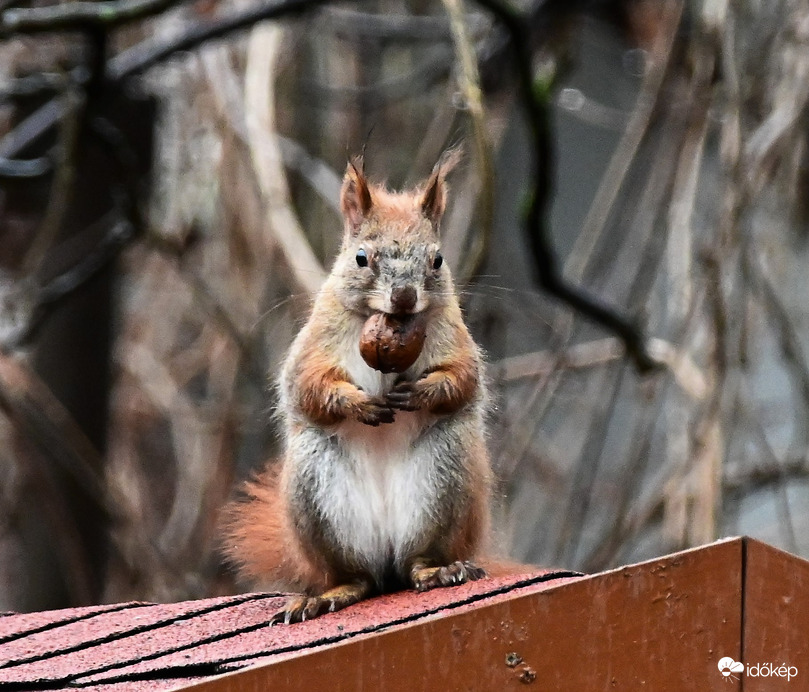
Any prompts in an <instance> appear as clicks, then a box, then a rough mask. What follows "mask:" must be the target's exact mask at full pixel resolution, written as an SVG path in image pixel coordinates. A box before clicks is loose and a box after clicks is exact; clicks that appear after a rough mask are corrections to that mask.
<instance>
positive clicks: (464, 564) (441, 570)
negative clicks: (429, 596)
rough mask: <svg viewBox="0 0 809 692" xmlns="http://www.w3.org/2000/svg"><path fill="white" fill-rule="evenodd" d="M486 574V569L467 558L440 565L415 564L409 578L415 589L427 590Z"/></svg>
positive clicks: (459, 582)
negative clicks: (425, 565)
mask: <svg viewBox="0 0 809 692" xmlns="http://www.w3.org/2000/svg"><path fill="white" fill-rule="evenodd" d="M485 576H486V570H484V569H483V568H481V567H478V566H477V565H475V564H474V563H472V562H469V561H467V560H464V561H461V560H457V561H456V562H453V563H452V564H451V565H445V566H442V567H424V566H421V565H416V566H414V567H413V569H412V570H411V571H410V580H411V581H412V583H413V588H414V589H416V591H429V590H430V589H435V588H437V587H440V586H456V585H458V584H464V583H466V582H468V581H477V580H478V579H483V577H485Z"/></svg>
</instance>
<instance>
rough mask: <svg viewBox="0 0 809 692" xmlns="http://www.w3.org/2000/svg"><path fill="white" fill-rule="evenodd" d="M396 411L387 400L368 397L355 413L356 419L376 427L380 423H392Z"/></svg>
mask: <svg viewBox="0 0 809 692" xmlns="http://www.w3.org/2000/svg"><path fill="white" fill-rule="evenodd" d="M395 417H396V412H395V411H394V410H393V408H391V406H390V404H389V403H388V402H387V401H384V400H382V399H369V400H368V401H367V402H365V403H364V404H363V405H362V407H361V408H360V410H359V411H358V413H357V420H358V421H360V422H361V423H365V425H371V426H373V427H376V426H378V425H380V424H381V423H393V421H394V419H395Z"/></svg>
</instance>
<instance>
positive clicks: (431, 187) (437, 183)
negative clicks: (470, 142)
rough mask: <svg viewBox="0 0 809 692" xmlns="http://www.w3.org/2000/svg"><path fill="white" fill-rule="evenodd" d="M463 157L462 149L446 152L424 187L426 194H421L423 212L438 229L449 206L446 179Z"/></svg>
mask: <svg viewBox="0 0 809 692" xmlns="http://www.w3.org/2000/svg"><path fill="white" fill-rule="evenodd" d="M461 155H462V151H461V149H460V148H454V149H448V150H447V151H445V152H444V153H443V154H442V155H441V158H440V159H438V163H437V164H435V168H433V172H432V173H431V174H430V177H429V178H428V179H427V183H426V184H425V185H424V192H422V193H421V200H420V203H421V211H422V213H423V214H424V216H426V217H427V218H428V219H429V220H430V221H431V222H432V224H433V226H435V227H436V228H438V224H439V222H440V221H441V217H442V216H443V214H444V209H445V208H446V206H447V183H446V177H447V175H448V174H449V172H450V171H451V170H452V169H453V168H455V166H456V165H457V164H458V162H459V161H460V160H461Z"/></svg>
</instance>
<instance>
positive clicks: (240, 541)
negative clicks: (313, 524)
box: [221, 464, 325, 591]
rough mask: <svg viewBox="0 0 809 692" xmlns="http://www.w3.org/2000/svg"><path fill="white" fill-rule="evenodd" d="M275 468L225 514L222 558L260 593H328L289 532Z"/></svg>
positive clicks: (252, 483)
mask: <svg viewBox="0 0 809 692" xmlns="http://www.w3.org/2000/svg"><path fill="white" fill-rule="evenodd" d="M277 466H278V465H277V464H273V465H270V467H269V468H267V469H265V470H264V471H263V472H262V473H261V474H259V475H258V476H256V477H255V478H254V479H253V480H251V481H248V482H247V483H245V485H244V487H243V495H244V497H243V498H242V499H240V500H237V501H235V502H232V503H230V504H229V505H227V506H226V507H225V508H224V510H223V512H222V521H221V526H222V530H221V535H222V537H223V540H222V552H223V553H224V555H225V557H226V558H227V560H228V562H230V563H231V564H232V565H234V566H235V567H236V570H237V571H238V573H239V576H240V577H242V578H244V579H246V580H247V581H249V582H251V583H253V584H255V585H257V586H260V587H262V588H267V587H270V588H280V589H287V590H295V591H317V590H322V589H323V588H324V586H325V585H324V583H323V582H324V581H325V580H324V575H318V573H317V570H316V569H315V568H314V566H312V565H311V563H310V561H309V560H308V559H307V558H306V556H305V555H304V553H303V551H302V549H301V547H300V544H299V543H298V540H297V537H296V535H295V532H294V530H293V529H292V527H291V526H290V523H289V518H288V513H287V508H286V507H285V506H284V503H283V496H282V494H281V493H280V492H279V487H278V484H279V478H278V471H277Z"/></svg>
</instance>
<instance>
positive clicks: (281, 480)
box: [225, 150, 491, 623]
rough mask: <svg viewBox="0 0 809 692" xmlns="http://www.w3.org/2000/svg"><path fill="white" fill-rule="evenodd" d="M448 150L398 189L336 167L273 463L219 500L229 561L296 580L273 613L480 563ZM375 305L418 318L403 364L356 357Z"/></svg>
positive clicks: (459, 577) (269, 576)
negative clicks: (227, 499)
mask: <svg viewBox="0 0 809 692" xmlns="http://www.w3.org/2000/svg"><path fill="white" fill-rule="evenodd" d="M458 158H459V155H458V152H457V151H452V150H451V151H450V152H447V153H445V155H444V156H443V157H442V158H441V160H440V161H439V162H438V164H437V165H436V166H435V168H434V169H433V171H432V174H431V175H430V177H429V178H428V179H427V180H426V181H425V182H424V183H423V184H421V185H420V186H418V187H416V188H415V189H412V190H407V191H404V192H391V191H389V190H388V189H386V188H385V187H384V186H382V185H376V184H372V183H369V181H368V180H367V179H366V177H365V173H364V170H363V165H362V159H361V158H356V159H354V160H352V161H351V162H349V164H348V166H347V169H346V173H345V177H344V180H343V185H342V190H341V195H340V206H341V209H342V216H343V220H344V234H343V241H342V247H341V250H340V253H339V255H338V256H337V258H336V261H335V263H334V266H333V268H332V270H331V273H330V275H329V276H328V278H327V280H326V282H325V283H324V285H323V287H322V288H321V290H320V292H319V293H318V295H317V297H316V299H315V301H314V305H313V308H312V312H311V315H310V317H309V319H308V321H307V322H306V324H305V326H304V327H303V328H302V329H301V331H300V333H299V334H298V335H297V337H296V338H295V340H294V342H293V344H292V346H291V348H290V350H289V353H288V355H287V357H286V360H285V362H284V364H283V367H282V371H281V376H280V382H279V391H280V393H279V406H278V408H279V413H280V415H281V417H282V419H283V426H284V434H285V449H284V453H283V458H282V461H281V463H280V465H278V464H276V465H273V466H272V467H270V468H268V469H267V470H265V471H264V472H263V474H261V475H259V476H258V477H257V478H255V479H254V480H253V481H251V482H249V483H248V484H247V485H246V487H245V498H244V499H243V500H241V501H239V502H235V503H233V504H232V505H231V506H230V507H229V508H227V509H226V514H225V516H226V522H225V523H226V527H227V528H226V531H225V533H226V539H225V553H226V555H227V556H228V558H229V559H230V560H231V561H232V562H233V563H234V564H235V565H236V566H237V568H238V570H239V571H240V574H241V575H242V576H243V577H246V578H247V579H249V580H252V581H254V582H258V583H265V584H266V583H274V584H283V585H284V586H286V587H288V588H293V589H296V590H298V591H302V592H304V594H305V595H303V596H300V597H296V598H293V599H292V600H291V601H290V602H289V603H288V604H287V606H286V607H285V608H284V609H283V610H281V611H280V612H278V613H276V614H275V615H274V616H273V618H272V621H273V623H279V622H284V623H292V622H299V621H303V620H308V619H310V618H313V617H317V616H318V615H320V614H322V613H325V612H332V611H336V610H339V609H341V608H345V607H347V606H349V605H352V604H354V603H356V602H358V601H360V600H362V599H364V598H367V597H369V596H371V595H373V594H375V593H382V592H386V591H392V590H398V589H403V588H415V589H416V590H418V591H425V590H427V589H432V588H435V587H439V586H451V585H454V584H460V583H463V582H466V581H471V580H476V579H480V578H481V577H483V576H485V572H484V570H483V569H482V568H481V567H479V566H478V565H476V564H475V563H474V562H473V559H474V558H475V556H476V555H477V554H478V551H479V549H480V548H481V544H482V541H483V539H484V536H485V535H486V533H487V530H488V521H489V501H490V495H491V468H490V462H489V457H488V453H487V450H486V441H485V414H486V410H485V409H486V404H487V396H486V386H485V382H484V371H483V362H482V358H481V353H480V350H479V348H478V347H477V345H476V344H475V342H474V341H473V340H472V337H471V336H470V334H469V331H468V329H467V327H466V325H465V323H464V320H463V315H462V313H461V308H460V305H459V303H458V298H457V295H456V292H455V288H454V285H453V281H452V276H451V274H450V270H449V268H448V267H447V264H446V263H445V262H444V261H443V258H442V256H441V252H440V249H439V245H440V243H439V240H440V234H439V227H440V223H441V217H442V214H443V212H444V209H445V206H446V199H447V184H446V180H445V179H446V175H447V173H449V171H450V170H451V169H452V168H453V167H454V165H455V164H456V162H457V160H458ZM380 312H381V313H386V316H410V315H417V316H419V317H420V319H423V320H424V322H425V331H424V344H423V347H422V349H421V352H420V354H419V355H418V358H417V359H416V361H415V362H414V363H413V364H412V365H411V366H410V367H408V368H407V370H405V371H404V372H403V373H395V372H394V373H388V374H385V373H383V372H380V371H378V370H375V369H373V368H371V367H369V366H368V364H367V363H366V362H365V361H364V360H363V358H362V357H361V354H360V350H359V341H360V337H361V332H362V329H363V325H364V323H365V322H366V320H368V319H369V317H371V316H373V315H375V314H377V313H380ZM279 466H280V468H279Z"/></svg>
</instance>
